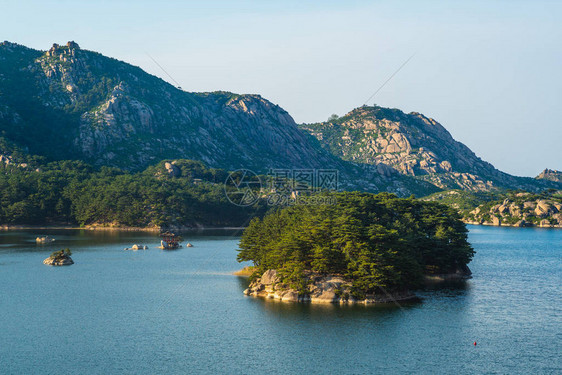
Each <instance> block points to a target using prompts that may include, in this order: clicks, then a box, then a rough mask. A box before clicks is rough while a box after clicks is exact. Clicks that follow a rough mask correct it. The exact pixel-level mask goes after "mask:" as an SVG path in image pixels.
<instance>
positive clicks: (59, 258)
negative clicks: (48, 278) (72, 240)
mask: <svg viewBox="0 0 562 375" xmlns="http://www.w3.org/2000/svg"><path fill="white" fill-rule="evenodd" d="M71 255H72V252H71V251H70V250H69V249H64V250H59V251H54V252H53V253H52V254H51V255H50V256H49V257H48V258H47V259H45V260H44V261H43V264H46V265H48V266H70V265H72V264H74V261H73V260H72V258H71V257H70V256H71Z"/></svg>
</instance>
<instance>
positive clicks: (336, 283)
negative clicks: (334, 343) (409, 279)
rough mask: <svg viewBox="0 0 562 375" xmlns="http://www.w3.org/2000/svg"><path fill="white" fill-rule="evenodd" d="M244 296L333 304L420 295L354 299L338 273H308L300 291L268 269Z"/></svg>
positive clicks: (407, 296) (412, 298)
mask: <svg viewBox="0 0 562 375" xmlns="http://www.w3.org/2000/svg"><path fill="white" fill-rule="evenodd" d="M244 294H245V295H249V296H253V297H263V298H271V299H277V300H280V301H283V302H310V303H334V304H355V303H362V304H373V303H393V302H404V301H415V300H418V299H419V298H418V297H417V296H416V295H415V294H413V293H410V292H407V291H404V292H398V293H393V294H391V295H387V294H385V293H382V291H381V294H380V295H368V296H366V298H365V299H362V300H356V299H355V298H353V296H351V283H350V282H349V281H346V280H345V279H343V278H342V277H339V276H330V275H328V276H323V275H311V276H310V285H309V291H308V292H307V293H306V294H299V293H298V292H297V291H296V290H293V289H291V288H289V287H288V286H287V285H284V284H281V283H280V281H279V277H278V276H277V271H276V270H267V271H266V272H264V273H263V275H262V277H261V278H258V279H256V280H254V281H253V282H252V283H251V284H250V286H249V287H248V289H246V290H245V291H244Z"/></svg>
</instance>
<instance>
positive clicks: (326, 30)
mask: <svg viewBox="0 0 562 375" xmlns="http://www.w3.org/2000/svg"><path fill="white" fill-rule="evenodd" d="M31 3H32V5H30V6H27V7H22V6H21V5H20V4H17V3H13V4H6V5H4V14H5V15H9V17H6V19H5V20H3V23H2V24H1V25H0V39H2V40H4V39H5V40H9V41H12V42H16V43H20V44H23V45H26V46H28V47H32V48H36V49H41V50H46V49H48V48H49V47H50V46H51V45H52V44H53V43H59V44H62V43H66V42H67V41H69V40H74V41H76V42H77V43H79V44H80V46H81V47H82V48H85V49H89V50H93V51H96V52H100V53H102V54H104V55H106V56H109V57H114V58H117V59H120V60H123V61H125V62H128V63H131V64H133V65H137V66H140V67H141V68H142V69H144V70H146V71H147V72H149V73H151V74H154V75H157V76H159V77H161V78H162V79H164V80H166V81H168V82H170V83H172V84H174V85H175V83H174V82H173V81H172V80H170V78H169V77H168V76H167V75H166V74H165V73H164V72H162V70H161V69H160V68H159V67H158V66H157V65H156V64H155V63H154V62H153V61H152V60H151V58H150V57H149V56H148V55H150V56H152V57H153V58H154V59H155V60H156V61H157V62H158V63H159V64H160V65H162V66H163V67H164V69H165V70H166V71H167V72H168V73H169V74H170V75H171V76H172V77H173V79H174V80H175V81H177V82H179V84H180V85H181V86H182V88H183V89H184V90H186V91H215V90H225V91H232V92H237V93H246V94H260V95H262V96H264V97H265V98H266V99H268V100H271V101H272V102H274V103H276V104H278V105H280V106H281V107H283V108H284V109H285V110H287V111H288V112H289V113H290V114H291V115H292V116H293V118H294V119H295V121H297V122H299V123H300V122H307V123H309V122H318V121H324V120H326V119H327V118H328V117H329V116H330V115H331V114H333V113H336V114H338V115H340V116H341V115H343V114H345V113H347V112H349V111H350V110H352V109H353V108H356V107H359V106H361V105H363V104H365V101H366V100H367V99H368V98H369V97H370V96H371V95H372V94H373V93H374V92H375V91H376V90H377V89H378V88H379V87H380V86H381V85H382V84H383V83H384V82H385V81H386V80H387V79H388V78H389V77H390V76H391V75H392V74H393V73H394V72H395V71H396V69H398V68H399V67H400V66H401V65H402V64H403V63H404V62H405V61H406V60H407V59H408V58H409V57H410V56H412V55H414V56H413V58H412V59H411V60H410V61H409V62H408V64H406V65H405V66H404V67H403V69H402V70H401V71H400V72H398V73H397V74H396V76H395V77H394V78H393V79H392V80H391V81H390V82H388V83H387V84H386V85H385V86H384V87H383V88H382V89H381V90H380V91H379V92H378V94H377V95H376V96H375V97H374V98H373V99H372V100H371V101H370V102H369V103H368V104H369V105H372V104H373V103H376V104H377V105H381V106H384V107H393V108H399V109H401V110H403V111H405V112H410V111H416V112H421V113H423V114H424V115H426V116H428V117H432V118H434V119H436V120H437V121H438V122H440V123H441V124H442V125H443V126H444V127H445V128H446V129H447V130H449V132H451V134H452V135H453V137H454V138H455V139H456V140H457V141H460V142H462V143H464V144H466V145H467V146H468V147H470V148H471V149H472V150H473V151H474V152H475V153H476V154H477V155H478V156H479V157H481V158H482V159H484V160H486V161H488V162H491V163H492V164H493V165H494V166H496V167H497V168H499V169H501V170H503V171H505V172H508V173H511V174H515V175H521V176H536V175H537V174H538V173H539V172H540V171H542V170H543V169H544V168H551V169H558V170H560V169H562V146H561V145H560V140H561V139H562V130H561V129H560V126H559V124H558V123H557V122H559V120H558V114H557V107H558V105H559V103H560V102H561V101H562V93H561V92H560V90H559V88H560V87H561V85H562V73H560V69H559V67H560V63H561V62H562V51H561V49H560V45H562V28H561V27H560V25H559V19H558V17H557V15H558V14H560V11H561V10H562V4H560V3H557V2H554V1H537V2H531V1H509V2H507V1H492V2H480V1H477V2H471V3H470V4H468V3H465V2H463V3H460V4H456V3H453V4H451V3H449V2H444V1H421V2H413V1H399V2H392V3H390V2H382V1H381V2H367V1H350V2H346V3H345V4H340V3H339V2H336V1H327V2H323V3H322V4H299V2H297V1H293V0H290V1H284V2H268V3H263V2H257V1H237V2H227V1H206V2H195V1H187V2H176V1H174V2H169V3H167V4H159V3H156V2H152V1H139V2H135V3H129V2H127V1H119V0H118V1H111V2H107V1H102V2H93V3H88V4H74V3H69V2H38V1H32V2H31Z"/></svg>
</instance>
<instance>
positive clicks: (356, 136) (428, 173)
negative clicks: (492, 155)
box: [300, 106, 554, 191]
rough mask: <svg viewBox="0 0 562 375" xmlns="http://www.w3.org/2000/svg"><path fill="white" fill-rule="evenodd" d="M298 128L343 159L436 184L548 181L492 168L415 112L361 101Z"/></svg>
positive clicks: (518, 185) (532, 184) (533, 184)
mask: <svg viewBox="0 0 562 375" xmlns="http://www.w3.org/2000/svg"><path fill="white" fill-rule="evenodd" d="M300 128H301V129H302V130H304V131H306V132H308V133H309V134H310V135H312V136H313V137H315V138H316V139H317V140H318V141H319V142H320V143H321V144H322V147H324V149H326V150H327V151H329V152H330V153H332V154H333V155H335V156H337V157H339V158H341V159H343V160H347V161H351V162H354V163H360V164H367V165H375V166H378V168H379V169H381V168H385V169H391V170H392V171H394V173H401V174H404V175H407V176H412V177H415V178H417V179H420V180H424V181H427V182H430V183H432V184H434V185H435V186H438V187H439V188H442V189H463V190H468V191H488V190H491V189H493V188H511V189H527V190H540V189H544V188H547V187H549V186H552V184H549V183H544V181H541V182H538V183H537V181H538V180H534V179H531V178H522V177H515V176H511V175H509V174H507V173H504V172H501V171H499V170H497V169H496V168H494V166H493V165H492V164H490V163H488V162H486V161H483V160H482V159H480V158H479V157H478V156H476V154H474V152H472V151H471V150H470V149H469V148H468V147H466V146H465V145H464V144H462V143H460V142H458V141H456V140H455V139H453V137H452V136H451V134H450V133H449V132H448V131H447V130H446V129H445V128H444V127H443V126H442V125H441V124H439V123H438V122H437V121H435V120H434V119H431V118H428V117H426V116H424V115H422V114H421V113H417V112H412V113H408V114H406V113H404V112H402V111H400V110H398V109H389V108H381V107H377V106H375V107H369V106H363V107H360V108H356V109H354V110H352V111H351V112H349V113H348V114H346V115H345V116H342V117H334V118H331V119H330V120H328V121H326V122H321V123H315V124H301V125H300ZM383 166H384V167H383ZM390 173H392V172H390ZM553 181H554V180H553Z"/></svg>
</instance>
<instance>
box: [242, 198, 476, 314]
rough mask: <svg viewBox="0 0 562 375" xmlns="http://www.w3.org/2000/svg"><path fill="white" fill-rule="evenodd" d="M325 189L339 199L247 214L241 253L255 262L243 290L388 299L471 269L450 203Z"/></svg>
mask: <svg viewBox="0 0 562 375" xmlns="http://www.w3.org/2000/svg"><path fill="white" fill-rule="evenodd" d="M328 194H329V195H332V196H335V197H336V199H337V202H338V205H334V206H330V205H324V206H294V207H287V208H280V209H278V210H276V211H272V212H270V213H268V214H267V215H266V216H265V217H264V218H263V219H259V218H255V219H253V220H252V222H251V223H250V225H249V227H248V228H247V229H246V230H245V231H244V234H243V235H242V239H241V241H240V246H239V247H240V248H239V253H238V261H239V262H244V261H251V262H253V264H254V268H253V269H252V271H253V272H252V273H251V275H250V276H249V279H250V285H249V287H248V289H246V290H245V291H244V294H246V295H249V296H255V297H266V298H272V299H279V300H281V301H289V302H311V303H339V304H355V303H364V304H371V303H390V302H396V301H409V300H415V299H417V297H416V295H415V294H414V293H413V292H412V291H413V290H416V289H418V288H419V287H421V286H423V285H424V284H425V283H427V282H428V281H431V282H439V281H443V280H453V279H456V280H462V279H467V278H470V277H471V272H470V269H469V268H468V266H467V264H468V263H469V262H470V261H471V259H472V257H473V255H474V250H473V249H472V247H471V246H470V244H469V243H468V241H467V232H468V230H467V229H466V225H465V224H464V223H463V222H462V221H461V219H460V215H459V214H458V212H457V211H456V210H454V209H453V208H450V207H447V206H445V205H442V204H438V203H434V202H423V201H420V200H416V199H414V198H408V199H404V198H397V197H396V196H395V195H393V194H389V193H380V194H377V195H374V194H369V193H359V192H354V193H347V192H342V193H328ZM245 273H249V270H248V269H246V271H245Z"/></svg>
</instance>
